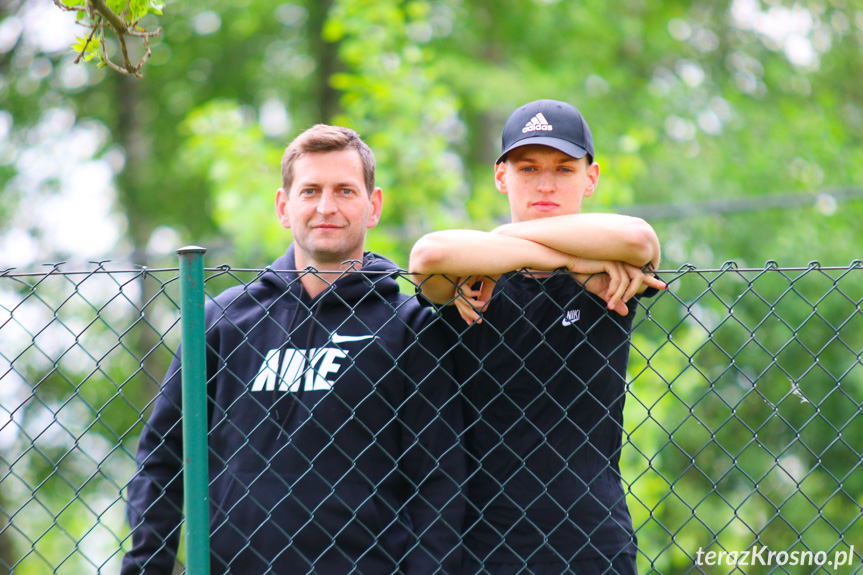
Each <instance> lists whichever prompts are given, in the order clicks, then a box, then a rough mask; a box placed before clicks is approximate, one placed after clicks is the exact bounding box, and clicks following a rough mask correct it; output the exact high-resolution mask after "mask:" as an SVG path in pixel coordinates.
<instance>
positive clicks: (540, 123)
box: [521, 112, 554, 134]
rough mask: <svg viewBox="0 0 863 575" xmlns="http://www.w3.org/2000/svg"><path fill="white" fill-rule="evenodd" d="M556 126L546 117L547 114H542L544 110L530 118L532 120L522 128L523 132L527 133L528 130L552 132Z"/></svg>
mask: <svg viewBox="0 0 863 575" xmlns="http://www.w3.org/2000/svg"><path fill="white" fill-rule="evenodd" d="M553 129H554V127H553V126H552V125H551V124H549V123H548V120H546V119H545V116H543V115H542V112H540V113H538V114H537V115H536V116H534V117H533V118H531V119H530V122H528V123H527V124H525V125H524V128H522V129H521V133H522V134H526V133H528V132H551V131H552V130H553Z"/></svg>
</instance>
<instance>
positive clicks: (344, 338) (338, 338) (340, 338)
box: [332, 333, 377, 343]
mask: <svg viewBox="0 0 863 575" xmlns="http://www.w3.org/2000/svg"><path fill="white" fill-rule="evenodd" d="M375 337H377V336H376V335H339V334H337V333H334V334H333V337H332V342H333V343H348V342H350V341H362V340H364V339H372V338H375Z"/></svg>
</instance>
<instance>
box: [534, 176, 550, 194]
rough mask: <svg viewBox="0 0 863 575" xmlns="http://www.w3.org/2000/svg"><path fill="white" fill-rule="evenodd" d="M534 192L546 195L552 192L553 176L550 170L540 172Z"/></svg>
mask: <svg viewBox="0 0 863 575" xmlns="http://www.w3.org/2000/svg"><path fill="white" fill-rule="evenodd" d="M536 191H538V192H543V193H548V192H553V191H554V174H552V173H551V171H550V170H542V171H541V172H540V174H539V179H538V180H537V182H536Z"/></svg>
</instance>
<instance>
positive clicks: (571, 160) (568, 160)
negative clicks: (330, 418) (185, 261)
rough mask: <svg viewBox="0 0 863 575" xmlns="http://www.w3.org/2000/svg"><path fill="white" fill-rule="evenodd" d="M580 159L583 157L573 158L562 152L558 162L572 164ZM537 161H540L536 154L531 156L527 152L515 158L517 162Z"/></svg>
mask: <svg viewBox="0 0 863 575" xmlns="http://www.w3.org/2000/svg"><path fill="white" fill-rule="evenodd" d="M580 159H581V158H573V157H572V156H568V155H566V154H562V155H561V156H560V157H559V158H557V160H556V163H557V164H558V165H561V164H571V163H577V162H578V161H579V160H580ZM536 161H538V160H537V159H536V158H535V157H534V156H531V155H529V154H525V155H524V156H522V157H520V158H517V159H515V160H513V162H515V163H520V162H536Z"/></svg>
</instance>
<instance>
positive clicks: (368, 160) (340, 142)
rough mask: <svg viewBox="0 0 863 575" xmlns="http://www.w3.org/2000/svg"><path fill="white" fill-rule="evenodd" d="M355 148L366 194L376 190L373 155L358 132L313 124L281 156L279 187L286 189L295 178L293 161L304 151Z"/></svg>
mask: <svg viewBox="0 0 863 575" xmlns="http://www.w3.org/2000/svg"><path fill="white" fill-rule="evenodd" d="M342 150H356V151H357V152H358V153H359V155H360V160H361V161H362V165H363V179H364V180H365V185H366V193H367V194H369V195H371V193H372V191H373V190H374V189H375V156H374V154H372V150H371V148H369V147H368V145H367V144H366V143H365V142H363V140H362V138H360V135H359V134H357V133H356V132H355V131H353V130H351V129H350V128H343V127H341V126H329V125H327V124H316V125H314V126H312V127H311V128H309V129H308V130H306V131H305V132H303V133H302V134H300V135H299V136H297V137H296V138H294V141H293V142H291V144H290V145H289V146H288V147H287V149H285V155H284V156H282V189H284V190H285V191H289V190H290V189H291V184H292V183H293V180H294V163H295V162H296V161H297V158H299V157H300V156H302V155H303V154H308V153H312V152H341V151H342Z"/></svg>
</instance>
